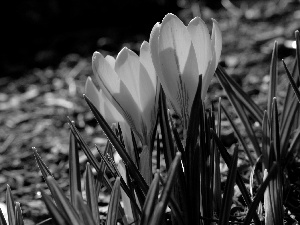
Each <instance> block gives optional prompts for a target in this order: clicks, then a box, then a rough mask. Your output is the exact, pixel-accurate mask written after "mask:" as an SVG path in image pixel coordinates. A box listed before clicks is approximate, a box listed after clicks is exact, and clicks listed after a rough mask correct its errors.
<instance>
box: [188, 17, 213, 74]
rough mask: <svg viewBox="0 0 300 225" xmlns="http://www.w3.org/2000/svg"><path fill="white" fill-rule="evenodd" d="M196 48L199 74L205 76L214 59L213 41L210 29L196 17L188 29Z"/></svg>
mask: <svg viewBox="0 0 300 225" xmlns="http://www.w3.org/2000/svg"><path fill="white" fill-rule="evenodd" d="M187 29H188V31H189V33H190V35H191V38H192V43H193V45H194V48H195V52H196V57H197V63H198V69H199V74H202V76H204V75H205V72H206V70H207V67H208V64H209V61H210V60H211V58H212V49H211V40H210V35H209V32H208V29H207V27H206V25H205V23H204V22H203V20H202V19H201V18H200V17H195V18H194V19H193V20H191V22H190V23H189V25H188V27H187Z"/></svg>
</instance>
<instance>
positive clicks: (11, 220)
mask: <svg viewBox="0 0 300 225" xmlns="http://www.w3.org/2000/svg"><path fill="white" fill-rule="evenodd" d="M6 205H7V215H8V224H9V225H10V224H16V212H15V207H16V204H15V201H14V199H13V196H12V193H11V189H10V186H9V185H8V184H7V188H6Z"/></svg>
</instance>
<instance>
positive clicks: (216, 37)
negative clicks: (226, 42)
mask: <svg viewBox="0 0 300 225" xmlns="http://www.w3.org/2000/svg"><path fill="white" fill-rule="evenodd" d="M212 21H213V29H212V35H211V46H212V59H211V61H210V65H209V67H208V69H207V71H206V73H205V75H204V77H203V88H202V94H201V97H202V99H204V98H205V96H206V92H207V90H208V86H209V84H210V81H211V79H212V76H213V75H214V73H215V70H216V68H217V66H218V63H219V60H220V56H221V51H222V34H221V30H220V28H219V25H218V23H217V21H216V20H214V19H212Z"/></svg>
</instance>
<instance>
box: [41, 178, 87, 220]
mask: <svg viewBox="0 0 300 225" xmlns="http://www.w3.org/2000/svg"><path fill="white" fill-rule="evenodd" d="M47 180H48V182H47V183H48V185H49V189H50V191H51V194H52V196H53V198H54V201H55V203H56V205H57V207H58V208H59V209H60V210H62V211H63V212H64V214H66V216H67V218H68V220H69V221H70V223H71V224H73V225H80V224H81V223H82V221H81V220H80V218H79V216H78V214H77V212H76V210H75V209H74V207H73V206H72V205H71V203H70V202H69V200H68V199H67V197H66V196H65V194H64V193H63V191H62V190H61V189H60V187H59V186H58V184H57V182H56V181H55V180H54V178H53V177H51V176H48V177H47Z"/></svg>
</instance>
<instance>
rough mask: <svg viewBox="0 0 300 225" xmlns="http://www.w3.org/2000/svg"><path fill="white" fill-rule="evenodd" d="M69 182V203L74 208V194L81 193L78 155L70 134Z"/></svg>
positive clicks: (73, 138)
mask: <svg viewBox="0 0 300 225" xmlns="http://www.w3.org/2000/svg"><path fill="white" fill-rule="evenodd" d="M69 176H70V177H69V180H70V198H71V203H72V204H73V205H74V206H75V203H76V196H75V195H76V192H77V191H79V192H81V180H80V165H79V154H78V143H77V141H76V139H75V137H74V135H73V134H72V132H70V144H69Z"/></svg>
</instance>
